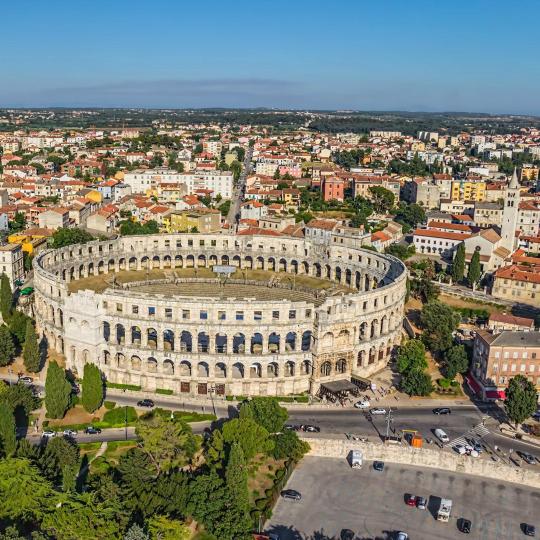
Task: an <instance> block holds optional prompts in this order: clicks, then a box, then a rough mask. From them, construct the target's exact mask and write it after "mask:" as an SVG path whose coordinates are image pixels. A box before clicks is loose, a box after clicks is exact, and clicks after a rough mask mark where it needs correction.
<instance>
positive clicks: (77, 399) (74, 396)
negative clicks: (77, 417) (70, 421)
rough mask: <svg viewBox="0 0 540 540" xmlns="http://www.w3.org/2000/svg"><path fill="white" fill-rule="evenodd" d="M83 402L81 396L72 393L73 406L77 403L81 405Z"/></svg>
mask: <svg viewBox="0 0 540 540" xmlns="http://www.w3.org/2000/svg"><path fill="white" fill-rule="evenodd" d="M80 402H81V398H80V397H79V396H76V395H75V394H72V395H71V406H72V407H75V405H79V404H80Z"/></svg>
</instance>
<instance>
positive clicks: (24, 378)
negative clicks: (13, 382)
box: [19, 375, 34, 384]
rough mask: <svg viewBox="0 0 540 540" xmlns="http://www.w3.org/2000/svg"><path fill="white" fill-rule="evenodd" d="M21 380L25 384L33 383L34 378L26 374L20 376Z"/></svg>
mask: <svg viewBox="0 0 540 540" xmlns="http://www.w3.org/2000/svg"><path fill="white" fill-rule="evenodd" d="M19 382H22V383H23V384H32V383H33V382H34V379H32V377H29V376H28V375H24V376H23V377H19Z"/></svg>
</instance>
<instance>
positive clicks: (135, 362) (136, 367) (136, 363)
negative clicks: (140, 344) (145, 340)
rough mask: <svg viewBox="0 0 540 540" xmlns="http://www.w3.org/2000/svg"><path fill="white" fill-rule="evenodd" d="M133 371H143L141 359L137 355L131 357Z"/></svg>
mask: <svg viewBox="0 0 540 540" xmlns="http://www.w3.org/2000/svg"><path fill="white" fill-rule="evenodd" d="M131 369H132V370H133V371H140V370H141V359H140V358H139V357H138V356H137V355H135V354H134V355H133V356H132V357H131Z"/></svg>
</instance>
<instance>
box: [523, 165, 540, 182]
mask: <svg viewBox="0 0 540 540" xmlns="http://www.w3.org/2000/svg"><path fill="white" fill-rule="evenodd" d="M538 171H539V169H538V167H532V166H529V167H523V169H521V180H537V179H538Z"/></svg>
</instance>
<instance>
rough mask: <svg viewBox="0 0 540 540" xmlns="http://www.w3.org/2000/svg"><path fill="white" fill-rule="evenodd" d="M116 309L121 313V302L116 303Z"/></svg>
mask: <svg viewBox="0 0 540 540" xmlns="http://www.w3.org/2000/svg"><path fill="white" fill-rule="evenodd" d="M116 311H117V312H118V313H122V311H123V307H122V304H116Z"/></svg>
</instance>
